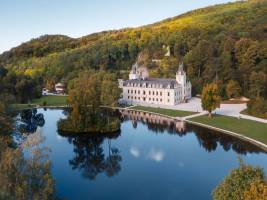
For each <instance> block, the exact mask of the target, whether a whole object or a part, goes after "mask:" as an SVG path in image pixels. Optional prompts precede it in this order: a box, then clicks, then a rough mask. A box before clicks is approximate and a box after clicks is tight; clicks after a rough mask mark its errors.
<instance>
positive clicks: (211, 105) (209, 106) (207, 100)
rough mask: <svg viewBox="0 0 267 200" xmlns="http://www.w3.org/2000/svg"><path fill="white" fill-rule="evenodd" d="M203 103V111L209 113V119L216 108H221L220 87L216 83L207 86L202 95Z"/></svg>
mask: <svg viewBox="0 0 267 200" xmlns="http://www.w3.org/2000/svg"><path fill="white" fill-rule="evenodd" d="M201 102H202V108H203V110H206V111H208V112H209V117H211V112H212V111H213V110H215V109H216V108H219V107H220V102H221V97H220V95H219V90H218V86H217V84H215V83H211V84H207V85H206V86H205V87H204V88H203V90H202V95H201Z"/></svg>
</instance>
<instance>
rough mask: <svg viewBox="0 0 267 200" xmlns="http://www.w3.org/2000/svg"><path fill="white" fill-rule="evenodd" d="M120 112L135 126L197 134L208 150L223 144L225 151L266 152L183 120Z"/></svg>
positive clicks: (127, 111)
mask: <svg viewBox="0 0 267 200" xmlns="http://www.w3.org/2000/svg"><path fill="white" fill-rule="evenodd" d="M120 113H121V116H122V119H123V121H127V120H131V121H132V125H133V127H134V128H137V126H138V123H142V124H144V125H145V126H147V127H148V129H149V130H153V132H154V133H164V132H166V131H167V132H168V133H169V134H175V135H178V136H180V137H181V136H185V135H186V134H195V136H196V138H197V140H198V142H199V145H200V146H201V147H203V148H204V149H206V150H207V151H208V152H212V151H215V150H216V149H217V147H218V146H221V147H222V148H223V149H224V150H225V151H229V150H230V149H232V150H234V151H235V152H237V153H239V154H247V153H259V152H265V151H264V150H262V149H260V148H258V147H256V146H255V145H253V144H251V143H249V142H247V141H244V140H241V139H238V138H235V137H233V136H230V135H227V134H224V133H220V132H217V131H214V130H210V129H207V128H203V127H198V126H195V125H192V124H188V123H186V122H183V121H178V120H174V119H171V118H168V117H163V116H160V115H156V114H151V113H147V112H141V111H134V110H120ZM265 153H266V152H265Z"/></svg>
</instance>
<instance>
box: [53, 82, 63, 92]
mask: <svg viewBox="0 0 267 200" xmlns="http://www.w3.org/2000/svg"><path fill="white" fill-rule="evenodd" d="M55 91H56V93H58V94H64V93H65V85H64V84H63V83H57V84H56V85H55Z"/></svg>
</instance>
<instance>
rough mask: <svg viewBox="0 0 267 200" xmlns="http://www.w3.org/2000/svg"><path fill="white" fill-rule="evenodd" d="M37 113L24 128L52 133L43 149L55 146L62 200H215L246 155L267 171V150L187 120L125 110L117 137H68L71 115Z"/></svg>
mask: <svg viewBox="0 0 267 200" xmlns="http://www.w3.org/2000/svg"><path fill="white" fill-rule="evenodd" d="M37 112H38V113H42V114H43V115H44V123H42V124H39V125H36V126H24V127H31V128H32V129H31V131H29V132H34V131H36V130H37V131H39V132H41V133H42V134H43V136H45V138H46V139H45V141H44V142H43V143H42V146H47V147H49V148H50V149H51V152H50V159H51V162H52V174H53V177H54V179H55V181H56V189H57V193H58V196H59V197H61V198H67V199H70V200H72V199H73V200H75V199H79V200H83V199H84V200H87V199H189V200H190V199H192V200H193V199H211V192H212V190H213V189H214V188H215V187H216V185H217V184H218V183H219V182H220V181H221V180H222V179H223V178H224V177H225V176H226V175H227V174H228V173H229V171H230V170H231V169H233V168H235V167H238V156H239V155H240V156H241V157H242V158H243V160H244V161H245V163H248V164H252V165H254V166H260V167H262V168H264V171H265V173H267V154H266V152H264V150H262V149H260V148H258V147H257V146H254V145H253V144H251V143H248V142H245V141H242V140H239V139H237V138H235V137H232V136H229V135H225V134H222V133H219V132H214V131H212V130H208V129H205V128H201V127H197V126H194V125H191V124H187V123H185V122H177V121H174V120H171V119H168V118H164V117H160V116H156V115H151V114H150V115H144V114H142V113H139V112H136V113H124V114H123V115H122V116H120V117H121V121H122V122H121V132H119V133H117V134H113V135H107V136H100V135H80V136H62V135H60V134H59V133H58V132H57V121H58V120H59V119H60V118H65V117H66V112H65V111H63V110H61V109H48V110H46V111H45V110H44V109H38V110H37ZM17 120H18V124H19V121H20V119H19V117H18V118H17ZM18 126H19V125H18ZM14 137H15V138H17V135H16V134H14Z"/></svg>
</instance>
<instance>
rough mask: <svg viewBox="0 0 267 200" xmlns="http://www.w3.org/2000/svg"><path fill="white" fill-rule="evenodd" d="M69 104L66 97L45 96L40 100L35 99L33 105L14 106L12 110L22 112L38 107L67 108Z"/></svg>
mask: <svg viewBox="0 0 267 200" xmlns="http://www.w3.org/2000/svg"><path fill="white" fill-rule="evenodd" d="M66 104H67V97H66V96H43V97H41V98H39V99H34V100H33V101H32V102H31V103H28V104H12V105H11V108H12V109H16V110H20V109H27V108H34V107H37V106H44V105H46V106H65V105H66Z"/></svg>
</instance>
